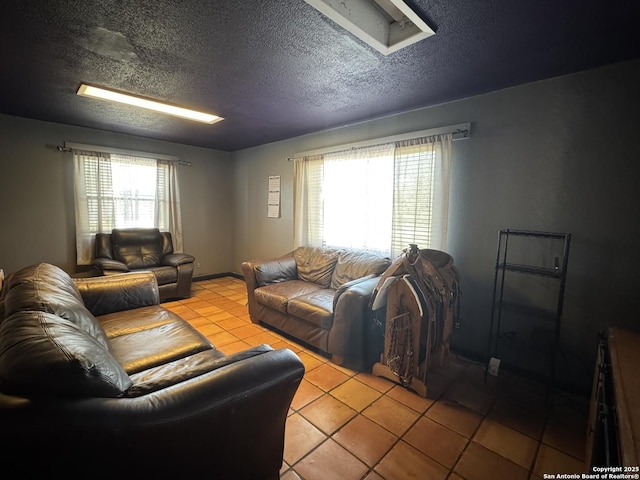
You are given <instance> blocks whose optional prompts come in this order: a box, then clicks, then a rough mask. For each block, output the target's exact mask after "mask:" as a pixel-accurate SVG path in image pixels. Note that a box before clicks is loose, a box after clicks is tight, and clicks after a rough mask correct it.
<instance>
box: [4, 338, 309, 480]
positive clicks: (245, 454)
mask: <svg viewBox="0 0 640 480" xmlns="http://www.w3.org/2000/svg"><path fill="white" fill-rule="evenodd" d="M303 375H304V364H303V363H302V361H301V360H300V358H299V357H298V356H297V355H296V354H295V353H293V352H292V351H291V350H287V349H280V350H274V351H270V352H265V353H263V354H261V355H257V356H254V357H251V358H247V359H244V360H240V361H237V362H235V363H233V364H231V365H227V366H224V367H221V368H218V369H215V370H213V371H210V372H208V373H205V374H203V375H200V376H198V377H196V378H191V379H189V380H186V381H184V382H181V383H179V384H176V385H172V386H170V387H168V388H164V389H161V390H159V391H155V392H153V393H150V394H148V395H142V396H140V397H136V398H106V399H105V398H87V399H83V400H82V401H78V400H77V399H70V400H67V399H64V398H61V399H59V400H56V401H47V402H42V401H39V402H35V401H30V400H27V399H23V398H19V397H12V396H6V395H3V394H0V411H3V412H4V413H5V415H3V416H2V420H3V422H2V430H3V435H2V438H0V447H1V448H2V451H3V461H4V462H5V464H7V465H9V466H10V467H11V466H13V465H16V466H19V468H20V471H21V472H23V473H25V474H30V473H31V474H34V473H38V474H40V473H41V474H42V475H44V474H45V473H46V474H47V475H48V476H49V475H50V474H51V473H55V472H58V473H64V474H65V476H70V477H73V476H74V475H75V474H80V473H82V474H83V475H85V476H86V465H85V464H83V463H82V462H76V464H74V463H73V462H71V463H69V462H60V458H64V455H65V454H66V455H68V451H69V443H68V442H61V441H60V432H65V436H66V437H67V438H71V439H73V455H74V456H77V458H94V457H95V455H96V452H98V453H99V454H100V455H103V456H104V455H107V456H108V458H109V459H111V460H110V461H104V462H102V464H101V466H100V468H101V471H100V473H101V475H102V474H104V475H103V476H122V473H123V471H126V473H127V475H129V476H141V477H143V478H150V477H153V476H159V477H160V478H168V477H176V478H178V477H183V476H184V472H185V471H187V472H189V473H190V475H193V476H200V475H202V476H204V475H207V474H209V475H215V477H216V478H234V479H238V480H241V479H242V480H245V479H246V480H250V479H255V478H278V472H279V470H280V468H281V465H282V452H283V449H284V431H285V422H286V419H287V413H288V411H289V407H290V405H291V401H292V399H293V396H294V395H295V393H296V390H297V388H298V386H299V384H300V382H301V380H302V377H303ZM25 449H33V451H37V452H39V459H38V462H31V463H30V464H28V465H27V464H25V463H24V460H23V455H19V453H24V450H25ZM100 452H102V453H100ZM118 458H132V459H134V460H136V461H134V462H132V463H131V464H130V465H128V466H127V467H126V469H124V470H123V466H122V462H119V461H113V459H118ZM150 458H153V461H151V462H149V461H144V460H145V459H150ZM241 459H244V460H246V459H251V461H250V462H248V461H241Z"/></svg>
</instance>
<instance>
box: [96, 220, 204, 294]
mask: <svg viewBox="0 0 640 480" xmlns="http://www.w3.org/2000/svg"><path fill="white" fill-rule="evenodd" d="M194 261H195V258H194V257H193V256H192V255H188V254H186V253H177V252H174V251H173V239H172V237H171V233H169V232H161V231H160V230H159V229H157V228H114V229H113V230H112V231H111V233H98V234H96V245H95V256H94V260H93V265H94V266H95V267H96V268H97V269H98V271H99V273H101V274H102V275H114V274H118V273H123V272H135V271H139V270H149V271H151V272H153V274H154V275H155V276H156V280H157V281H158V287H159V288H160V301H164V300H167V299H170V298H188V297H190V296H191V281H192V277H193V268H194Z"/></svg>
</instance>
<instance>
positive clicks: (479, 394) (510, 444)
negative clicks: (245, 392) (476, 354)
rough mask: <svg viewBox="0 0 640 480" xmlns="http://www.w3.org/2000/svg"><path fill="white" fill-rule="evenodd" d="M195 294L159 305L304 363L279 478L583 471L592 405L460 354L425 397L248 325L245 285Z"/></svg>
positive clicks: (199, 287) (522, 475)
mask: <svg viewBox="0 0 640 480" xmlns="http://www.w3.org/2000/svg"><path fill="white" fill-rule="evenodd" d="M192 294H193V295H192V297H191V298H189V299H185V300H181V301H174V302H167V303H164V306H165V307H167V308H169V309H170V310H172V311H175V312H176V313H178V314H179V315H181V316H182V317H183V318H184V319H185V320H188V321H189V322H190V323H191V324H192V325H194V326H195V327H196V328H197V329H198V330H199V331H200V332H202V333H203V334H204V335H206V336H207V337H208V338H209V339H210V340H211V341H212V342H213V343H214V344H215V345H216V347H218V348H219V349H220V350H222V351H223V352H225V353H227V354H230V353H234V352H237V351H240V350H244V349H246V348H249V347H252V346H255V345H260V344H262V343H268V344H270V345H271V346H273V347H274V348H289V349H291V350H293V351H294V352H296V353H297V354H298V355H299V356H300V358H301V359H302V361H303V363H304V365H305V369H306V372H305V378H304V379H303V380H302V383H301V385H300V387H299V389H298V391H297V393H296V395H295V397H294V399H293V401H292V403H291V408H290V409H289V416H288V419H287V425H286V430H285V451H284V462H283V465H282V469H281V476H280V478H281V479H282V480H331V479H337V480H351V479H353V480H404V479H406V478H419V479H425V480H432V479H433V480H438V479H443V480H445V479H447V480H476V479H477V480H482V479H491V480H494V479H496V478H503V479H510V480H511V479H514V480H515V479H523V480H537V479H539V478H543V477H544V474H545V473H587V470H586V469H585V466H584V451H585V433H586V422H587V402H588V399H587V398H584V399H583V398H576V397H574V396H569V395H563V394H562V393H556V394H554V395H553V401H552V402H551V405H550V406H549V405H547V404H546V403H545V401H544V400H545V397H544V392H545V391H544V388H543V387H542V386H540V385H538V384H536V383H535V382H531V381H529V380H526V379H523V378H518V377H515V376H511V375H509V374H508V373H502V372H501V374H500V376H499V377H489V378H488V379H487V381H485V379H484V367H483V366H482V365H479V364H477V363H475V362H471V361H468V360H466V359H464V358H460V357H456V356H455V355H453V358H452V361H451V363H450V365H449V366H448V367H446V368H443V369H438V370H434V371H432V372H430V373H429V376H428V380H427V384H428V385H427V387H428V395H427V398H423V397H421V396H419V395H417V394H415V393H413V392H411V391H409V390H407V389H405V388H403V387H401V386H399V385H397V384H395V383H393V382H391V381H389V380H386V379H383V378H380V377H375V376H373V375H371V373H370V372H367V371H352V370H349V369H345V368H343V367H339V366H337V365H334V364H332V363H331V362H330V361H329V360H328V359H327V358H326V357H325V356H323V355H322V354H320V353H318V352H316V351H314V350H313V349H311V348H308V347H307V346H305V345H302V344H299V343H297V342H296V341H295V340H293V339H291V338H288V337H286V336H284V335H281V334H280V333H278V332H276V331H273V330H270V329H268V328H265V327H263V326H261V325H256V324H253V323H252V322H251V319H250V318H249V314H248V312H247V307H246V287H245V283H244V281H243V280H241V279H238V278H235V277H223V278H217V279H212V280H202V281H197V282H194V284H193V289H192Z"/></svg>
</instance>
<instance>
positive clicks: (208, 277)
mask: <svg viewBox="0 0 640 480" xmlns="http://www.w3.org/2000/svg"><path fill="white" fill-rule="evenodd" d="M223 277H234V278H237V279H239V280H244V277H243V276H242V275H240V274H239V273H234V272H222V273H209V274H207V275H194V276H193V279H192V280H193V281H194V282H200V281H202V280H212V279H214V278H223Z"/></svg>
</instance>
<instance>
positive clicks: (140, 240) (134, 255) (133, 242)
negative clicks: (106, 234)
mask: <svg viewBox="0 0 640 480" xmlns="http://www.w3.org/2000/svg"><path fill="white" fill-rule="evenodd" d="M111 242H112V244H113V253H114V255H115V258H116V260H120V261H121V262H123V263H125V264H126V265H127V267H129V268H130V269H140V268H148V267H157V266H159V265H160V261H161V259H162V255H163V243H162V242H163V240H162V236H161V235H160V231H159V230H158V229H157V228H131V229H117V228H114V229H113V230H112V232H111Z"/></svg>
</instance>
